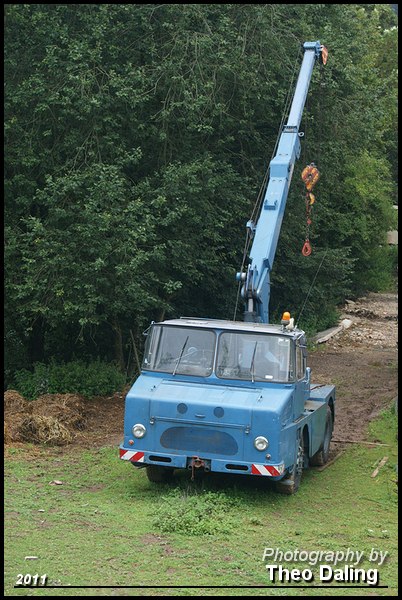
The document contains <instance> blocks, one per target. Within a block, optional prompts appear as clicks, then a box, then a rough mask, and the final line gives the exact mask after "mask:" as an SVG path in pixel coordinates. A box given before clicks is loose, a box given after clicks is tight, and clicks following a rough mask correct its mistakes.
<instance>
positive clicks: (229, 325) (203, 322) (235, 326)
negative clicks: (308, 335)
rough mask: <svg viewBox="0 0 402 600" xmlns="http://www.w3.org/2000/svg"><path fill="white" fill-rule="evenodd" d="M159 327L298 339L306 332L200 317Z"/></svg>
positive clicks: (188, 318) (181, 319)
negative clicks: (269, 334)
mask: <svg viewBox="0 0 402 600" xmlns="http://www.w3.org/2000/svg"><path fill="white" fill-rule="evenodd" d="M155 324H157V325H169V326H174V327H200V328H201V327H202V328H208V329H209V328H210V329H222V330H231V331H233V330H237V331H243V332H245V333H246V332H249V333H271V334H277V335H278V334H280V335H287V336H289V337H292V338H298V337H300V336H301V335H304V331H302V330H301V329H297V328H295V329H294V330H292V331H288V330H285V331H284V330H283V327H282V325H268V324H267V323H245V322H243V321H225V320H220V319H204V318H199V317H180V319H170V320H168V321H162V322H160V323H155Z"/></svg>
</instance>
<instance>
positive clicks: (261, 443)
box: [254, 435, 268, 452]
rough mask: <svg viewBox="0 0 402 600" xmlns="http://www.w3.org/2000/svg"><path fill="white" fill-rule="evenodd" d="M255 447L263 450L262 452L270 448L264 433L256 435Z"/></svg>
mask: <svg viewBox="0 0 402 600" xmlns="http://www.w3.org/2000/svg"><path fill="white" fill-rule="evenodd" d="M254 447H255V448H256V449H257V450H261V452H263V451H264V450H266V449H267V448H268V440H267V438H265V437H263V436H262V435H259V436H258V437H256V438H255V440H254Z"/></svg>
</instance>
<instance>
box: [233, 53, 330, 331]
mask: <svg viewBox="0 0 402 600" xmlns="http://www.w3.org/2000/svg"><path fill="white" fill-rule="evenodd" d="M303 50H304V56H303V61H302V65H301V67H300V73H299V78H298V81H297V85H296V89H295V93H294V97H293V102H292V106H291V109H290V113H289V118H288V122H287V124H286V125H285V126H284V128H283V131H282V134H281V137H280V140H279V143H278V149H277V153H276V155H275V157H274V158H273V159H272V161H271V163H270V165H269V177H270V179H269V183H268V186H267V190H266V193H265V198H264V202H263V206H262V209H261V213H260V216H259V219H258V223H257V225H255V224H254V222H253V221H249V222H248V223H247V227H248V228H249V229H250V234H251V236H253V238H254V239H253V245H252V247H251V252H250V264H249V267H248V270H247V272H246V273H238V274H237V279H238V280H239V281H242V282H243V283H244V285H243V287H242V298H243V299H244V301H245V304H246V309H245V313H244V320H245V321H246V322H256V323H269V298H270V273H271V271H272V266H273V262H274V258H275V252H276V247H277V244H278V238H279V233H280V230H281V225H282V219H283V215H284V212H285V207H286V200H287V197H288V192H289V187H290V182H291V179H292V174H293V169H294V165H295V161H296V159H298V158H299V156H300V149H301V146H300V139H299V138H300V136H301V135H302V134H300V133H299V127H300V122H301V118H302V114H303V109H304V105H305V103H306V98H307V92H308V89H309V85H310V80H311V76H312V73H313V68H314V65H315V62H316V60H320V61H321V62H322V64H324V65H325V64H326V62H327V57H328V51H327V49H326V48H325V46H323V45H321V44H320V42H319V41H317V42H306V43H305V44H304V45H303ZM318 176H319V174H318V170H317V169H316V167H315V165H314V164H312V165H310V166H309V167H306V169H305V170H304V171H303V180H304V182H305V184H306V188H307V195H306V207H307V235H306V242H305V245H304V248H303V254H304V255H305V256H308V254H310V252H311V249H310V246H309V243H308V226H309V225H310V223H309V221H310V211H311V206H312V204H313V202H314V196H313V194H312V193H311V190H312V187H313V185H314V184H315V183H316V181H317V180H318Z"/></svg>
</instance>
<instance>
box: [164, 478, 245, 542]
mask: <svg viewBox="0 0 402 600" xmlns="http://www.w3.org/2000/svg"><path fill="white" fill-rule="evenodd" d="M177 492H178V491H177V490H171V491H170V492H169V493H168V494H166V495H164V496H162V497H161V499H160V502H159V503H158V508H157V509H156V511H155V513H154V519H153V525H154V527H156V528H158V529H159V530H160V531H161V532H162V533H186V534H189V535H215V534H219V533H230V532H231V531H233V529H234V521H233V519H232V518H231V516H230V511H231V509H232V508H234V507H235V506H237V505H238V504H239V501H238V500H237V499H236V498H231V497H228V496H227V495H226V494H225V493H223V492H212V491H207V492H204V491H201V492H200V491H197V490H196V489H194V490H189V491H187V492H182V493H179V494H178V493H177Z"/></svg>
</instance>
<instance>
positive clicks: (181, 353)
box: [172, 335, 190, 377]
mask: <svg viewBox="0 0 402 600" xmlns="http://www.w3.org/2000/svg"><path fill="white" fill-rule="evenodd" d="M189 337H190V336H189V335H188V336H187V338H186V341H185V342H184V344H183V348H182V349H181V352H180V355H179V358H178V359H177V363H176V366H175V368H174V370H173V374H172V376H173V377H174V376H175V375H176V371H177V369H178V367H179V364H180V361H181V357H182V356H183V352H184V348H185V347H186V345H187V342H188V338H189Z"/></svg>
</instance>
